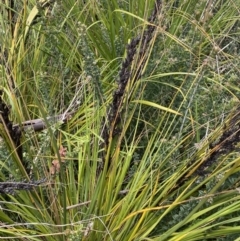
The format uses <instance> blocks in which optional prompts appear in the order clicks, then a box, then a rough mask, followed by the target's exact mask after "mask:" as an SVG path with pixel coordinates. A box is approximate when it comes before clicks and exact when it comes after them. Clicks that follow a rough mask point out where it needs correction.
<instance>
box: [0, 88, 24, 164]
mask: <svg viewBox="0 0 240 241" xmlns="http://www.w3.org/2000/svg"><path fill="white" fill-rule="evenodd" d="M2 94H3V92H2V90H0V124H1V123H2V124H3V126H4V128H5V130H6V131H7V132H8V133H9V136H10V137H11V139H12V141H13V143H14V145H15V148H16V149H17V154H18V156H19V158H20V160H21V161H22V159H23V158H22V147H21V129H20V127H19V126H16V127H14V126H13V123H12V121H10V119H9V114H10V109H9V107H8V106H7V104H6V103H5V102H4V101H3V100H2Z"/></svg>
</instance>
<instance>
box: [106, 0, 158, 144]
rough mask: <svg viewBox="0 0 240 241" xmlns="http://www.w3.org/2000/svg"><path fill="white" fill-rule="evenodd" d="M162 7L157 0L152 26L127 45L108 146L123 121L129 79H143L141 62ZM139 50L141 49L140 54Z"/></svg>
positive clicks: (110, 119) (108, 129)
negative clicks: (123, 106)
mask: <svg viewBox="0 0 240 241" xmlns="http://www.w3.org/2000/svg"><path fill="white" fill-rule="evenodd" d="M160 6H161V1H160V0H157V1H156V2H155V7H154V10H153V12H152V14H151V16H150V17H149V18H148V22H149V23H150V24H149V25H148V26H147V28H146V30H145V31H144V32H143V34H142V35H138V36H137V37H135V38H133V39H132V40H131V42H130V43H129V44H128V45H127V55H126V58H125V59H124V61H123V62H122V66H121V70H120V72H119V79H118V88H117V90H116V91H115V92H114V93H113V100H112V104H111V106H110V109H109V112H108V116H107V122H108V126H106V127H105V128H104V130H103V139H104V141H105V144H106V145H108V142H109V137H110V136H111V137H113V136H115V135H116V134H117V133H118V132H119V130H118V128H119V127H118V125H119V123H120V120H121V118H120V115H121V107H122V102H123V96H124V94H125V90H126V87H127V84H128V81H129V79H130V78H132V81H133V83H135V82H136V81H137V80H139V79H140V78H141V75H142V68H143V66H144V63H145V62H144V61H140V60H142V59H144V54H145V53H146V51H147V48H148V45H149V42H150V41H151V39H152V37H153V33H154V30H155V28H156V26H155V25H154V22H155V21H156V18H157V14H158V12H159V9H160ZM137 48H139V51H138V52H137ZM134 58H137V62H139V63H141V64H140V66H138V68H137V69H136V70H135V73H133V72H132V71H131V68H132V64H133V60H134ZM138 60H139V61H138Z"/></svg>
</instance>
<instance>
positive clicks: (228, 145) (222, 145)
mask: <svg viewBox="0 0 240 241" xmlns="http://www.w3.org/2000/svg"><path fill="white" fill-rule="evenodd" d="M239 143H240V107H238V108H237V110H236V111H235V114H234V116H233V117H231V120H230V122H229V124H228V126H227V125H225V127H224V130H223V133H222V135H221V136H220V138H219V140H217V141H215V142H214V143H210V145H209V149H210V151H209V153H210V154H209V157H208V158H207V159H206V160H205V161H204V162H203V163H202V164H201V165H200V166H199V167H198V169H197V171H196V173H197V174H199V175H202V174H205V173H206V169H207V168H208V167H209V166H211V165H212V164H214V163H215V162H216V161H217V160H218V158H219V157H221V156H223V155H227V154H229V153H231V152H232V151H234V150H236V149H237V144H239Z"/></svg>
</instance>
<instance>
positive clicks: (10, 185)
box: [0, 179, 46, 195]
mask: <svg viewBox="0 0 240 241" xmlns="http://www.w3.org/2000/svg"><path fill="white" fill-rule="evenodd" d="M44 182H46V180H45V179H43V180H38V181H30V182H25V181H24V182H0V193H6V194H11V195H13V194H14V193H15V191H16V190H32V189H33V188H34V187H36V186H39V185H40V184H42V183H44Z"/></svg>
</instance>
